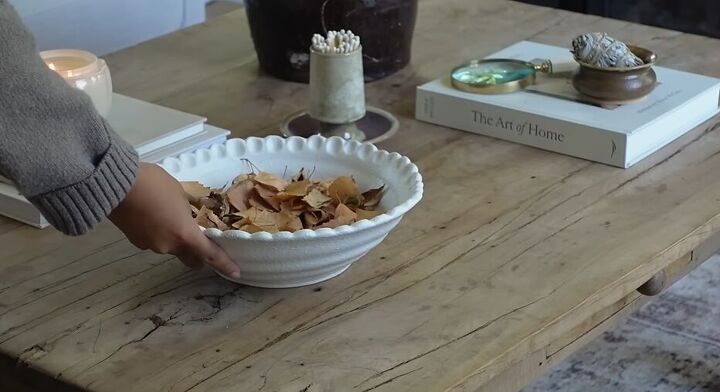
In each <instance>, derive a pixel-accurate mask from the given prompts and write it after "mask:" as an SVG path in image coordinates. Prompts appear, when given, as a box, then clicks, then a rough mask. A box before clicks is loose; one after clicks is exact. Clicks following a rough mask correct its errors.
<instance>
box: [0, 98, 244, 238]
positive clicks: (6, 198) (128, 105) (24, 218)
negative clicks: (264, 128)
mask: <svg viewBox="0 0 720 392" xmlns="http://www.w3.org/2000/svg"><path fill="white" fill-rule="evenodd" d="M107 121H108V123H110V125H111V126H112V128H113V130H114V131H115V132H117V133H118V134H119V135H120V136H122V138H123V139H125V140H127V141H128V143H130V144H131V145H132V146H133V147H135V150H136V151H137V152H138V155H140V160H142V161H144V162H151V163H156V162H159V161H161V160H163V159H165V158H167V157H172V156H177V155H180V154H182V153H185V152H191V151H195V150H197V149H200V148H205V147H209V146H211V145H213V144H219V143H223V142H224V141H225V140H226V139H227V136H228V135H229V134H230V132H229V131H227V130H225V129H221V128H217V127H214V126H212V125H208V124H206V123H205V121H206V119H205V118H203V117H200V116H196V115H194V114H189V113H184V112H180V111H177V110H174V109H170V108H166V107H163V106H160V105H155V104H152V103H148V102H144V101H141V100H138V99H134V98H130V97H127V96H124V95H120V94H114V95H113V106H112V110H111V112H110V114H109V115H108V117H107ZM0 215H4V216H6V217H9V218H12V219H15V220H18V221H21V222H23V223H27V224H29V225H31V226H35V227H38V228H45V227H47V226H49V224H48V222H47V220H45V218H44V217H43V216H42V214H40V212H39V211H38V210H37V209H35V207H34V206H33V205H32V204H30V202H28V201H27V199H25V198H24V197H23V196H22V195H21V194H20V192H18V190H17V189H16V188H15V187H14V186H13V185H12V183H11V182H10V181H8V180H7V179H6V178H3V177H0Z"/></svg>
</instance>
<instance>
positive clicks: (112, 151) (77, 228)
mask: <svg viewBox="0 0 720 392" xmlns="http://www.w3.org/2000/svg"><path fill="white" fill-rule="evenodd" d="M111 135H112V136H111V142H110V147H109V148H108V150H107V152H106V153H105V155H104V156H103V158H102V159H101V161H100V162H99V164H98V165H97V167H96V168H95V171H94V172H93V173H92V174H91V175H90V177H88V178H86V179H85V180H83V181H80V182H78V183H75V184H73V185H70V186H68V187H65V188H61V189H58V190H55V191H52V192H48V193H44V194H41V195H37V196H32V197H29V198H28V199H29V200H30V202H31V203H33V205H35V207H37V208H38V209H39V210H40V212H41V213H42V214H43V216H44V217H45V219H47V220H48V222H49V223H50V224H51V225H53V226H54V227H56V228H57V229H58V230H60V231H62V232H63V233H65V234H69V235H81V234H85V233H86V232H88V231H89V230H90V229H92V228H93V227H95V225H97V224H98V223H99V222H100V221H102V219H103V218H104V217H106V216H107V215H108V214H109V213H110V212H111V211H112V210H113V209H114V208H115V207H116V206H117V205H118V204H119V203H120V202H121V201H122V200H123V199H124V198H125V196H126V195H127V193H128V192H129V191H130V188H131V187H132V184H133V181H134V180H135V174H136V172H137V168H138V156H137V153H136V152H135V150H134V149H133V148H132V147H131V146H129V145H128V144H127V143H126V142H124V141H123V140H120V139H119V138H117V136H115V135H113V134H111Z"/></svg>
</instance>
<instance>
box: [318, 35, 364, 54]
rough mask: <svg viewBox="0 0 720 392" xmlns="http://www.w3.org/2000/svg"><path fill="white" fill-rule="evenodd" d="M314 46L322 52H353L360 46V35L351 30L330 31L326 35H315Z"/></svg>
mask: <svg viewBox="0 0 720 392" xmlns="http://www.w3.org/2000/svg"><path fill="white" fill-rule="evenodd" d="M312 47H313V49H314V50H316V51H318V52H320V53H338V54H339V53H351V52H354V51H356V50H358V49H359V48H360V37H358V36H357V35H355V34H353V32H352V31H350V30H340V31H328V33H327V36H325V37H323V36H322V35H320V34H315V35H313V37H312Z"/></svg>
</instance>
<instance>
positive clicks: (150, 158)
mask: <svg viewBox="0 0 720 392" xmlns="http://www.w3.org/2000/svg"><path fill="white" fill-rule="evenodd" d="M228 135H230V131H228V130H225V129H222V128H218V127H214V126H212V125H208V124H205V130H204V131H203V132H201V133H199V134H197V135H194V136H191V137H189V138H187V139H185V140H181V141H179V142H176V143H173V144H171V145H169V146H166V147H163V148H160V149H157V150H155V151H153V152H151V153H149V154H146V155H143V156H141V157H140V159H141V160H142V161H144V162H150V163H158V162H160V161H162V160H163V159H165V158H169V157H175V156H178V155H180V154H184V153H186V152H193V151H195V150H199V149H201V148H207V147H210V146H212V145H213V144H222V143H224V142H225V140H227V137H228Z"/></svg>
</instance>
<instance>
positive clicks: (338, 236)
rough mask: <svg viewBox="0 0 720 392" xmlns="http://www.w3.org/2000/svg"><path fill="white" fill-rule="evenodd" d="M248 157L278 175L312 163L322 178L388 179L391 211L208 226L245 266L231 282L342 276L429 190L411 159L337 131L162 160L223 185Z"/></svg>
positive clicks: (371, 183)
mask: <svg viewBox="0 0 720 392" xmlns="http://www.w3.org/2000/svg"><path fill="white" fill-rule="evenodd" d="M249 162H251V163H252V165H254V166H256V167H258V168H260V169H262V170H263V171H266V172H270V173H273V174H275V175H278V176H282V175H283V174H285V175H292V173H297V172H298V171H299V170H300V169H301V168H305V170H307V171H311V172H312V171H314V173H313V177H315V178H331V177H338V176H352V177H353V178H354V179H355V180H356V181H357V183H358V185H359V186H360V187H361V188H362V189H370V188H375V187H379V186H382V185H385V194H384V196H383V197H382V199H381V202H380V208H381V209H382V211H384V213H382V214H380V215H378V216H376V217H374V218H371V219H364V220H360V221H358V222H356V223H353V224H351V225H344V226H339V227H337V228H321V229H316V230H308V229H303V230H299V231H296V232H293V233H290V232H285V231H284V232H278V233H268V232H258V233H253V234H250V233H248V232H245V231H241V230H227V231H220V230H218V229H205V228H203V230H204V232H205V235H207V236H208V237H210V238H211V239H213V240H214V241H215V242H216V243H217V244H219V245H220V246H221V247H222V248H223V249H224V250H225V252H226V253H227V254H228V255H229V256H230V258H232V259H233V261H234V262H235V263H236V264H237V265H238V267H240V271H241V274H242V276H241V278H240V279H230V280H234V281H236V282H238V283H243V284H246V285H250V286H258V287H271V288H281V287H297V286H304V285H309V284H313V283H317V282H321V281H323V280H327V279H330V278H332V277H335V276H337V275H339V274H341V273H342V272H343V271H345V270H346V269H347V268H348V267H350V265H351V264H352V263H353V262H355V261H356V260H358V259H359V258H361V257H362V256H364V255H365V254H366V253H368V252H369V251H370V250H372V249H373V248H374V247H375V246H377V245H378V244H379V243H380V242H381V241H382V240H383V239H384V238H385V237H386V236H387V234H388V233H389V232H390V231H391V230H392V229H393V228H394V227H395V226H397V224H398V223H399V222H400V220H401V219H402V217H403V215H404V214H405V213H406V212H407V211H409V210H410V209H411V208H412V207H413V206H415V204H417V203H418V202H419V201H420V199H421V198H422V193H423V183H422V177H421V176H420V173H419V172H418V169H417V166H415V165H414V164H413V163H412V162H410V160H409V159H408V158H407V157H404V156H401V155H400V154H397V153H389V152H387V151H382V150H378V149H377V147H375V146H374V145H372V144H368V143H359V142H356V141H346V140H343V139H341V138H337V137H336V138H329V139H328V138H324V137H321V136H312V137H310V138H307V139H306V138H299V137H291V138H287V139H285V138H281V137H278V136H269V137H266V138H255V137H251V138H248V139H244V140H243V139H231V140H229V141H227V142H226V143H225V144H222V145H215V146H212V147H211V148H210V149H203V150H199V151H196V152H194V153H191V154H183V155H181V156H180V157H179V158H169V159H166V160H164V161H163V162H162V164H161V166H162V167H163V168H164V169H165V170H167V171H168V173H170V174H171V175H173V176H174V177H175V178H176V179H178V180H180V181H198V182H201V183H203V184H204V185H206V186H210V187H216V188H221V187H223V186H224V185H226V184H227V183H228V182H230V181H231V180H232V179H233V178H235V177H236V176H237V175H239V174H242V173H247V172H248V171H250V170H251V168H250V167H249ZM224 278H226V279H229V278H228V277H226V276H224Z"/></svg>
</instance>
